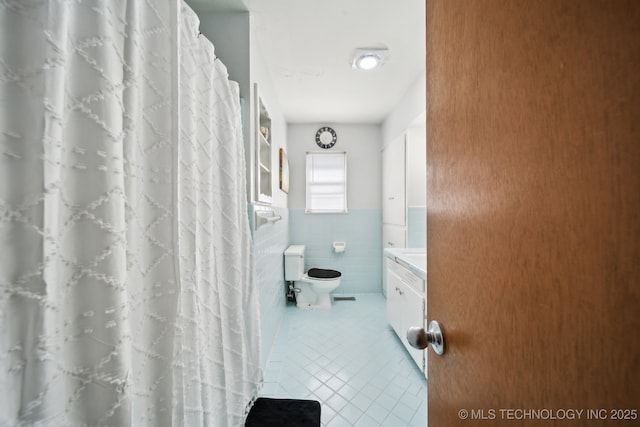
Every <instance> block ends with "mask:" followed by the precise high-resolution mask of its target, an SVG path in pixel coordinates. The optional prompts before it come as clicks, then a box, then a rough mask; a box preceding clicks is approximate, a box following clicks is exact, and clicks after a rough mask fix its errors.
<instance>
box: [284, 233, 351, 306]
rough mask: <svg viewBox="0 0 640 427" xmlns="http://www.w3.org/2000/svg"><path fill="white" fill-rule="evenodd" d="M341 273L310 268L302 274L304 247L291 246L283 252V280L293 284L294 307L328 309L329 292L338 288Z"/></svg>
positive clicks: (329, 301) (329, 302) (329, 304)
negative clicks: (294, 294)
mask: <svg viewBox="0 0 640 427" xmlns="http://www.w3.org/2000/svg"><path fill="white" fill-rule="evenodd" d="M340 276H342V273H340V272H339V271H336V270H325V269H322V268H311V269H309V271H307V272H306V273H305V272H304V245H292V246H289V247H288V248H287V249H286V250H285V251H284V279H285V280H287V281H292V282H294V289H295V293H296V306H297V307H299V308H307V309H330V308H331V295H330V292H331V291H333V290H334V289H336V288H337V287H338V286H340Z"/></svg>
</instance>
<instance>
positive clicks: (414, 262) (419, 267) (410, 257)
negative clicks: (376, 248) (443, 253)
mask: <svg viewBox="0 0 640 427" xmlns="http://www.w3.org/2000/svg"><path fill="white" fill-rule="evenodd" d="M384 255H385V256H386V257H387V258H390V259H392V260H395V261H396V262H397V261H398V260H400V264H402V265H403V266H405V267H406V268H408V269H409V270H411V272H412V273H413V274H415V275H416V276H418V277H420V278H422V279H423V280H427V253H426V250H425V249H424V248H385V250H384Z"/></svg>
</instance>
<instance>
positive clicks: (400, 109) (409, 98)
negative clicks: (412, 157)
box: [381, 73, 427, 148]
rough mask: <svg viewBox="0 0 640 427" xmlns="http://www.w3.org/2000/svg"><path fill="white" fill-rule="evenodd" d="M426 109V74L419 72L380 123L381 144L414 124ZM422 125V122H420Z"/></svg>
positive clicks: (389, 140)
mask: <svg viewBox="0 0 640 427" xmlns="http://www.w3.org/2000/svg"><path fill="white" fill-rule="evenodd" d="M426 110H427V74H426V73H422V74H420V75H419V76H418V77H417V78H416V80H415V81H414V82H413V84H412V85H411V86H410V87H409V89H407V91H406V92H405V94H404V95H403V96H402V98H401V99H400V102H398V104H397V105H396V107H395V108H394V109H393V111H392V112H391V114H389V116H388V117H387V118H386V119H385V121H384V123H382V146H381V148H382V147H383V146H386V145H387V144H390V143H391V142H392V141H393V140H394V139H395V138H396V137H397V136H398V135H400V134H401V133H402V132H404V130H405V129H407V128H409V127H411V126H415V125H416V120H419V119H420V118H421V116H423V114H424V112H425V111H426ZM422 125H423V126H424V123H422Z"/></svg>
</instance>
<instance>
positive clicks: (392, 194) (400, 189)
mask: <svg viewBox="0 0 640 427" xmlns="http://www.w3.org/2000/svg"><path fill="white" fill-rule="evenodd" d="M405 158H406V157H405V135H404V134H402V135H401V136H400V137H398V138H397V139H396V140H395V141H393V142H392V143H391V144H389V145H388V146H387V147H385V148H384V150H383V151H382V222H383V223H384V224H393V225H399V226H405V225H406V204H405V200H406V189H405V176H406V174H405V172H406V165H405Z"/></svg>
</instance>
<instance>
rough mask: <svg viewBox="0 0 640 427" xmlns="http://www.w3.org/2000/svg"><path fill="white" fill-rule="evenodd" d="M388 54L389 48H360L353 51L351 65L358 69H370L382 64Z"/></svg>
mask: <svg viewBox="0 0 640 427" xmlns="http://www.w3.org/2000/svg"><path fill="white" fill-rule="evenodd" d="M388 55H389V49H387V48H358V49H356V50H355V52H354V53H353V61H352V62H351V67H352V68H355V69H356V70H363V71H370V70H373V69H375V68H378V67H380V66H382V64H384V61H385V59H386V58H387V56H388Z"/></svg>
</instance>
